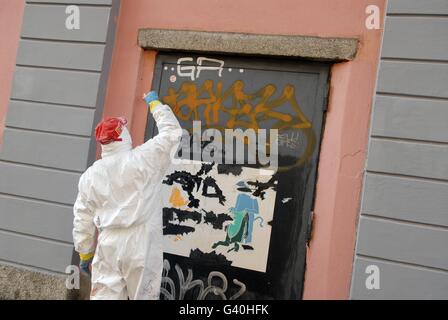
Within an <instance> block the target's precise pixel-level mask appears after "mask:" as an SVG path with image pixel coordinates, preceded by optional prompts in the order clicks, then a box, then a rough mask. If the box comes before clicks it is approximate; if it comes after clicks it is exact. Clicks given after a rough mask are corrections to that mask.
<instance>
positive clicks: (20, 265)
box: [0, 258, 67, 276]
mask: <svg viewBox="0 0 448 320" xmlns="http://www.w3.org/2000/svg"><path fill="white" fill-rule="evenodd" d="M0 264H4V265H9V266H11V267H16V268H18V269H25V270H28V271H35V272H40V273H44V274H48V275H57V276H66V275H67V274H66V273H64V272H58V271H54V270H50V269H45V268H42V267H36V266H32V265H29V264H23V263H19V262H15V261H10V260H5V259H1V258H0Z"/></svg>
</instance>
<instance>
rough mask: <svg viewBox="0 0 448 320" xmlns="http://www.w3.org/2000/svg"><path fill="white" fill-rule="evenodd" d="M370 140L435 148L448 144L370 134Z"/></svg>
mask: <svg viewBox="0 0 448 320" xmlns="http://www.w3.org/2000/svg"><path fill="white" fill-rule="evenodd" d="M370 137H371V138H372V140H373V139H374V140H384V141H395V142H405V143H406V142H408V143H419V144H427V145H437V146H448V142H441V141H428V140H418V139H409V138H396V137H390V136H381V135H376V134H372V135H371V136H370Z"/></svg>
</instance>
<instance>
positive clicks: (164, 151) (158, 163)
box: [133, 91, 182, 179]
mask: <svg viewBox="0 0 448 320" xmlns="http://www.w3.org/2000/svg"><path fill="white" fill-rule="evenodd" d="M144 99H145V101H146V103H147V104H148V106H149V108H150V112H151V113H152V116H153V117H154V120H155V122H156V125H157V129H158V131H159V133H158V134H157V135H156V136H155V137H154V138H152V139H150V140H148V141H146V142H145V143H144V144H142V145H140V146H138V147H136V148H135V149H134V150H133V153H134V157H135V160H136V161H137V162H138V165H139V170H140V171H141V172H145V176H146V177H147V178H148V179H150V178H152V177H160V176H161V175H163V174H164V172H165V171H166V169H167V168H168V166H169V165H170V163H171V157H172V156H174V154H175V152H176V150H177V148H178V146H179V142H180V138H181V137H182V128H181V126H180V124H179V121H178V120H177V118H176V116H175V115H174V113H173V111H172V110H171V108H170V107H169V106H168V105H164V104H162V103H161V102H160V101H159V100H158V97H157V93H156V92H154V91H152V92H150V93H149V94H147V95H145V96H144Z"/></svg>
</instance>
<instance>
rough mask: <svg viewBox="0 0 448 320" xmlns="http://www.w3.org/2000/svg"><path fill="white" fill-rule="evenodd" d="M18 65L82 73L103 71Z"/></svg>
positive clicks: (17, 65) (19, 65)
mask: <svg viewBox="0 0 448 320" xmlns="http://www.w3.org/2000/svg"><path fill="white" fill-rule="evenodd" d="M16 67H20V68H26V69H43V70H54V71H68V72H80V73H93V74H101V71H95V70H84V69H70V68H59V67H44V66H34V65H22V64H16Z"/></svg>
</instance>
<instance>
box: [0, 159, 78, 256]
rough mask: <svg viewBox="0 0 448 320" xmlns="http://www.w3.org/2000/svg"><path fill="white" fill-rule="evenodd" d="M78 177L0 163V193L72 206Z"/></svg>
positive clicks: (67, 173) (61, 172) (76, 174)
mask: <svg viewBox="0 0 448 320" xmlns="http://www.w3.org/2000/svg"><path fill="white" fill-rule="evenodd" d="M80 176H81V175H80V174H78V173H71V172H63V171H57V170H50V169H43V168H36V167H32V166H26V165H19V164H12V163H5V162H2V161H0V177H2V178H1V179H0V193H6V194H14V195H18V196H24V197H30V198H36V199H42V200H49V201H55V202H59V203H64V204H73V203H74V202H75V200H76V195H77V193H78V182H79V177H80ZM0 227H1V226H0ZM0 257H1V256H0Z"/></svg>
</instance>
